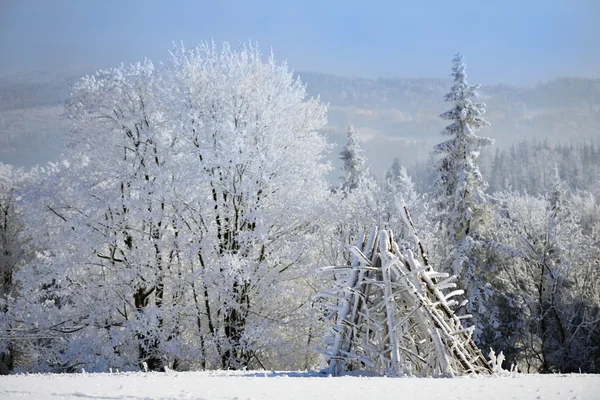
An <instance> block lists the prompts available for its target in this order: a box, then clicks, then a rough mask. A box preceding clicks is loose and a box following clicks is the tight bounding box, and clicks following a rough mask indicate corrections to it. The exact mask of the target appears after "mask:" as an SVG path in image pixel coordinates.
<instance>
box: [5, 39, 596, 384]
mask: <svg viewBox="0 0 600 400" xmlns="http://www.w3.org/2000/svg"><path fill="white" fill-rule="evenodd" d="M453 78H454V86H453V87H452V88H451V91H450V92H449V94H448V95H447V96H446V100H447V101H448V102H450V103H452V108H451V110H450V111H448V112H446V113H444V114H442V117H443V118H445V119H448V120H450V121H451V122H452V123H451V125H449V126H448V127H447V128H446V129H445V131H444V134H446V135H448V136H449V137H450V139H449V140H447V141H445V142H443V143H441V144H440V145H438V146H436V148H435V149H434V153H436V154H437V155H436V156H435V157H436V158H435V160H436V161H435V164H433V165H432V168H433V169H432V171H433V172H432V174H434V175H435V177H436V180H435V185H434V187H433V188H432V190H431V191H428V192H427V193H423V194H420V193H417V191H416V190H415V185H414V184H413V182H412V180H411V178H410V176H409V175H408V173H407V170H406V168H404V167H403V166H402V165H400V162H399V161H398V160H395V161H394V163H393V164H392V167H391V168H390V170H389V172H388V173H387V174H386V178H385V181H384V182H378V181H377V180H376V179H374V178H373V177H372V175H371V174H370V172H369V169H368V167H367V164H368V163H367V160H365V158H364V156H362V155H361V150H360V143H359V140H358V136H357V134H356V132H355V130H354V129H353V128H352V127H350V128H349V132H348V142H347V144H346V146H345V148H344V150H343V151H342V153H341V158H342V160H343V161H344V176H343V178H342V181H341V182H340V184H339V185H336V186H335V188H332V187H331V185H329V184H328V183H327V182H326V180H325V175H326V174H327V173H328V171H329V170H330V166H329V164H328V163H327V162H326V159H325V157H326V155H327V152H328V150H329V149H330V146H329V145H328V143H327V141H326V138H325V137H324V136H323V134H321V133H320V132H319V130H320V128H322V127H323V126H324V124H325V122H326V106H325V105H324V104H323V103H321V102H320V101H319V100H318V99H312V98H307V96H306V91H305V87H304V85H303V84H302V83H301V81H300V80H299V79H296V78H294V77H293V75H292V73H291V72H290V71H289V70H288V68H287V65H286V64H285V63H283V64H281V63H277V62H276V61H275V59H274V56H273V55H272V54H271V55H270V56H269V57H267V59H266V60H265V59H264V57H263V56H262V54H261V53H260V51H259V50H258V49H257V48H256V47H253V46H250V45H246V46H242V47H241V48H240V49H232V48H231V47H230V46H229V45H228V44H226V43H225V44H224V45H223V46H222V48H220V49H219V48H217V46H215V45H214V44H212V43H204V44H201V45H200V46H198V47H196V48H193V49H186V48H184V47H178V48H176V49H175V50H174V51H173V52H172V55H171V59H170V62H169V63H168V64H167V65H166V66H165V68H163V69H161V70H160V71H157V70H156V69H155V68H154V65H153V64H152V63H151V62H150V61H145V62H143V63H138V64H134V65H131V66H127V67H126V66H121V67H118V68H114V69H110V70H104V71H99V72H98V73H96V74H94V75H92V76H87V77H84V78H82V79H81V80H80V81H79V82H78V83H77V84H76V85H75V87H74V89H73V94H72V98H71V101H70V103H69V104H68V106H67V109H66V117H67V118H68V119H69V121H70V122H71V124H72V129H71V131H70V136H69V146H68V151H67V153H66V154H65V155H64V156H63V158H62V161H61V162H59V163H57V164H49V165H48V166H45V167H44V168H39V169H36V170H32V171H24V170H20V169H16V168H13V167H11V166H8V165H2V166H1V168H0V185H1V186H0V189H1V193H0V212H1V214H0V219H1V221H0V241H1V243H0V245H1V249H0V251H1V252H2V253H1V255H0V257H1V258H0V268H1V270H0V273H1V276H2V288H1V291H0V341H1V342H0V354H1V359H0V364H1V365H2V368H3V370H2V371H0V372H4V373H6V372H10V371H76V370H78V369H80V368H85V369H86V370H88V371H107V370H108V369H110V368H118V369H121V370H135V369H139V368H148V369H151V370H163V369H164V368H165V367H168V368H171V369H178V370H183V369H198V368H202V369H207V368H225V369H238V368H286V369H290V368H293V369H306V368H311V367H314V366H315V365H316V364H317V363H318V356H317V355H316V353H315V352H314V348H315V347H321V346H322V340H323V337H324V333H325V331H326V323H325V322H324V321H323V320H322V319H323V318H322V313H323V309H322V307H323V304H322V303H321V302H320V301H319V300H318V299H316V298H313V296H314V295H315V293H318V292H321V291H323V290H324V289H325V288H327V287H329V286H330V285H331V282H329V281H328V280H327V279H325V278H323V277H322V276H320V275H319V274H317V273H316V272H317V271H318V269H319V267H320V266H324V265H350V264H351V263H352V259H353V257H354V256H353V255H352V253H351V251H350V250H349V247H348V246H349V245H353V244H354V243H356V242H357V239H358V237H359V235H361V234H363V233H364V232H366V231H368V230H369V229H370V227H371V226H373V225H376V226H379V227H381V228H382V229H390V230H393V232H394V233H395V238H394V240H395V242H396V243H397V244H398V251H399V252H401V253H403V254H406V253H407V251H408V250H412V251H413V252H414V253H415V254H426V255H427V256H428V257H429V259H430V260H431V261H432V265H436V266H440V267H441V268H442V269H443V270H444V271H443V272H446V273H449V274H453V275H456V276H457V277H458V280H457V285H458V287H459V288H460V289H461V290H464V291H465V292H466V293H465V294H466V297H467V299H468V300H469V302H468V303H466V305H465V306H464V307H460V308H459V309H458V310H457V311H456V312H457V315H463V316H466V314H471V315H473V317H474V322H475V329H474V335H473V338H474V340H475V341H476V342H477V344H478V345H479V346H480V347H481V348H482V349H484V350H486V351H485V353H487V348H488V347H490V346H492V347H493V348H494V349H496V350H502V351H504V353H505V354H506V355H507V362H508V363H512V362H517V363H518V364H519V365H520V366H521V368H522V369H527V370H529V371H544V372H549V371H563V372H568V371H578V370H579V369H581V370H583V371H590V372H591V371H596V372H597V371H598V370H599V369H600V350H599V349H598V345H597V343H598V342H599V340H598V339H599V338H600V327H599V323H600V287H599V284H598V282H599V280H598V274H599V272H600V270H599V267H598V260H599V259H600V246H599V243H600V218H599V217H598V215H600V213H599V212H598V211H599V209H600V205H598V203H597V200H596V197H595V196H597V194H594V193H591V192H583V191H579V192H572V191H570V190H568V189H567V185H565V184H564V182H563V180H561V177H560V176H557V177H556V179H555V185H554V187H553V188H552V190H550V191H548V192H546V193H544V194H540V195H537V196H533V195H531V194H526V193H521V192H518V191H514V190H509V189H507V190H505V191H502V192H501V191H496V192H495V193H493V194H491V195H488V194H486V193H485V191H486V187H487V183H486V182H485V177H484V176H483V175H482V174H481V172H480V171H479V168H478V166H477V157H478V155H479V150H480V148H482V147H484V146H488V145H490V144H491V143H492V142H491V140H489V139H486V138H483V137H478V136H476V135H475V132H476V131H477V130H478V129H479V128H483V127H485V125H486V122H485V120H484V119H483V113H484V112H485V105H484V104H483V103H477V102H476V101H475V98H476V95H477V86H473V85H469V84H468V82H467V80H466V65H465V63H464V61H463V59H462V57H461V56H460V55H459V56H457V57H456V58H455V59H454V60H453ZM398 151H399V152H401V151H402V149H398ZM402 200H403V201H404V202H405V203H406V205H407V208H408V209H409V210H410V212H411V214H413V218H414V224H415V226H416V229H417V231H418V232H419V236H420V237H421V239H422V241H423V242H422V243H423V244H424V248H422V249H421V251H420V252H418V251H417V250H418V249H417V248H416V246H417V245H418V244H417V243H416V242H415V240H414V233H413V232H411V230H409V229H407V226H406V224H405V221H404V219H403V217H402V214H401V210H400V208H399V204H401V201H402ZM399 254H400V253H399Z"/></svg>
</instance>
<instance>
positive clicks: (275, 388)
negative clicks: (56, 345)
mask: <svg viewBox="0 0 600 400" xmlns="http://www.w3.org/2000/svg"><path fill="white" fill-rule="evenodd" d="M410 398H414V399H419V400H425V399H445V400H451V399H462V400H469V399H473V400H481V399H561V400H564V399H577V400H585V399H589V400H597V399H600V375H579V374H573V375H529V374H521V375H518V376H516V377H510V378H509V377H463V378H451V379H444V378H440V379H432V378H383V377H360V376H343V377H336V378H333V377H326V376H319V375H318V374H317V373H311V372H274V371H271V372H265V371H256V372H248V371H246V372H230V371H213V372H168V373H140V372H137V373H112V374H108V373H106V374H88V373H79V374H61V375H55V374H38V375H35V374H34V375H12V376H2V377H0V399H20V400H25V399H35V400H44V399H77V400H81V399H101V400H115V399H128V400H142V399H144V400H154V399H156V400H158V399H165V400H166V399H196V400H200V399H206V400H208V399H239V400H242V399H244V400H245V399H253V400H255V399H327V400H334V399H344V400H349V399H365V400H375V399H383V400H385V399H394V400H398V399H410Z"/></svg>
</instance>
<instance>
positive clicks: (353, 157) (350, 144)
mask: <svg viewBox="0 0 600 400" xmlns="http://www.w3.org/2000/svg"><path fill="white" fill-rule="evenodd" d="M362 152H363V151H362V149H361V148H360V144H359V139H358V135H357V134H356V132H355V131H354V126H352V125H348V137H347V139H346V145H345V146H344V149H343V150H342V151H341V152H340V160H342V161H343V162H344V165H343V167H342V168H343V170H344V177H343V178H342V179H343V180H344V182H343V184H342V189H343V190H346V191H352V190H353V189H356V188H357V187H358V186H359V185H360V183H361V182H362V181H364V180H365V179H367V175H368V174H369V172H368V168H367V166H366V160H365V158H364V157H363V156H362Z"/></svg>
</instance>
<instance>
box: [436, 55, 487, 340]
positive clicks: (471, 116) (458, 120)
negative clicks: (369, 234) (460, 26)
mask: <svg viewBox="0 0 600 400" xmlns="http://www.w3.org/2000/svg"><path fill="white" fill-rule="evenodd" d="M452 62H453V67H452V77H453V78H454V85H453V86H452V88H451V89H450V92H449V93H448V94H446V96H445V98H444V100H445V101H446V102H450V103H453V107H452V109H450V110H449V111H446V112H445V113H443V114H441V115H440V117H441V118H443V119H447V120H450V121H452V123H451V124H450V125H448V126H447V127H446V128H445V129H444V130H443V131H442V132H441V133H442V135H446V136H450V137H451V138H450V139H449V140H446V141H444V142H442V143H440V144H438V145H437V146H435V147H434V150H433V154H434V155H436V156H438V157H439V158H438V160H437V161H436V163H435V170H436V173H437V179H436V180H435V181H434V198H435V202H436V204H437V209H438V212H439V217H440V220H441V223H442V226H443V227H444V229H445V230H446V232H447V234H448V243H449V245H450V247H451V248H450V249H448V250H449V251H448V252H447V253H446V254H447V257H446V262H445V266H446V268H448V269H449V270H451V272H452V273H453V274H454V275H456V276H458V278H459V282H460V283H459V284H460V285H461V286H462V288H463V289H465V290H466V291H467V297H468V299H469V302H470V303H469V306H468V311H469V312H470V313H472V314H474V316H475V322H476V323H478V322H479V324H478V325H479V326H481V321H478V318H477V317H478V315H484V314H485V313H486V312H488V311H489V310H486V307H485V306H484V304H485V302H486V300H485V299H486V298H487V297H488V295H489V293H488V292H489V290H488V289H487V285H486V283H485V278H484V277H483V274H482V273H481V271H480V270H479V269H480V268H479V266H480V265H481V264H482V262H481V260H479V261H478V260H477V257H478V255H477V253H478V249H481V243H482V237H481V231H480V229H479V228H480V227H479V224H480V222H481V220H482V219H483V216H484V214H485V210H484V207H483V206H484V203H485V196H484V190H485V189H486V187H487V182H485V181H484V179H483V177H482V175H481V172H480V171H479V167H478V166H477V158H478V156H479V151H480V149H481V148H482V147H485V146H488V145H491V144H492V143H493V142H494V141H493V140H492V139H490V138H486V137H480V136H477V135H476V134H475V133H476V132H477V131H478V130H479V129H480V128H482V127H484V126H488V125H489V123H488V122H487V121H486V120H485V119H484V118H483V114H484V113H485V104H484V103H477V102H475V101H474V99H475V98H476V97H477V90H478V89H479V85H470V84H469V83H468V82H467V73H466V64H465V62H464V59H463V56H462V55H461V54H460V53H459V54H457V55H456V56H455V57H454V59H453V60H452ZM440 156H441V157H440ZM476 336H477V335H476Z"/></svg>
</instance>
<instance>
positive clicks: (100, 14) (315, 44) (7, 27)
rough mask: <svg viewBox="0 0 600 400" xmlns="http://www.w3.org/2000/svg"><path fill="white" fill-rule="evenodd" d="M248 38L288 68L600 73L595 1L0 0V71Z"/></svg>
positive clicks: (495, 75) (400, 73)
mask: <svg viewBox="0 0 600 400" xmlns="http://www.w3.org/2000/svg"><path fill="white" fill-rule="evenodd" d="M210 39H214V40H215V41H217V42H221V41H223V40H228V41H231V42H235V43H237V42H239V41H248V40H250V41H253V42H257V43H258V44H259V45H260V46H261V48H262V49H263V50H264V51H265V52H267V51H268V50H269V48H271V47H272V48H273V50H274V51H275V55H276V58H277V59H287V60H288V63H289V65H290V66H291V67H292V68H293V69H295V70H310V71H321V72H330V73H334V74H338V75H344V76H362V77H378V76H394V77H445V76H447V75H448V73H449V68H450V59H451V58H452V55H453V54H454V53H456V52H457V51H461V52H462V53H464V54H465V56H466V59H467V62H468V64H469V75H470V78H471V81H472V82H478V83H498V82H503V83H514V84H531V83H535V82H537V81H540V80H548V79H551V78H554V77H557V76H565V75H568V76H585V77H600V1H599V0H562V1H558V0H519V1H513V0H498V1H488V0H485V1H484V0H473V1H471V0H456V1H453V0H448V1H445V0H440V1H426V0H424V1H375V0H371V1H352V0H345V1H337V0H334V1H327V0H320V1H312V0H296V1H285V0H274V1H252V0H249V1H218V0H212V1H200V0H198V1H177V0H171V1H158V0H145V1H138V0H118V1H117V0H98V1H92V0H52V1H51V0H45V1H43V0H39V1H34V0H0V71H26V70H43V69H49V68H50V69H59V68H64V67H69V66H73V65H77V66H81V65H89V66H92V67H105V66H111V65H115V64H118V63H120V62H126V63H127V62H132V61H138V60H141V59H143V58H144V57H149V58H151V59H152V60H154V61H160V60H165V59H166V58H167V54H168V53H167V52H168V50H169V49H170V48H171V46H172V43H173V42H174V41H175V42H179V41H183V42H184V43H185V44H186V45H187V46H188V47H189V46H192V45H194V44H196V43H198V42H199V41H202V40H210Z"/></svg>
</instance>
